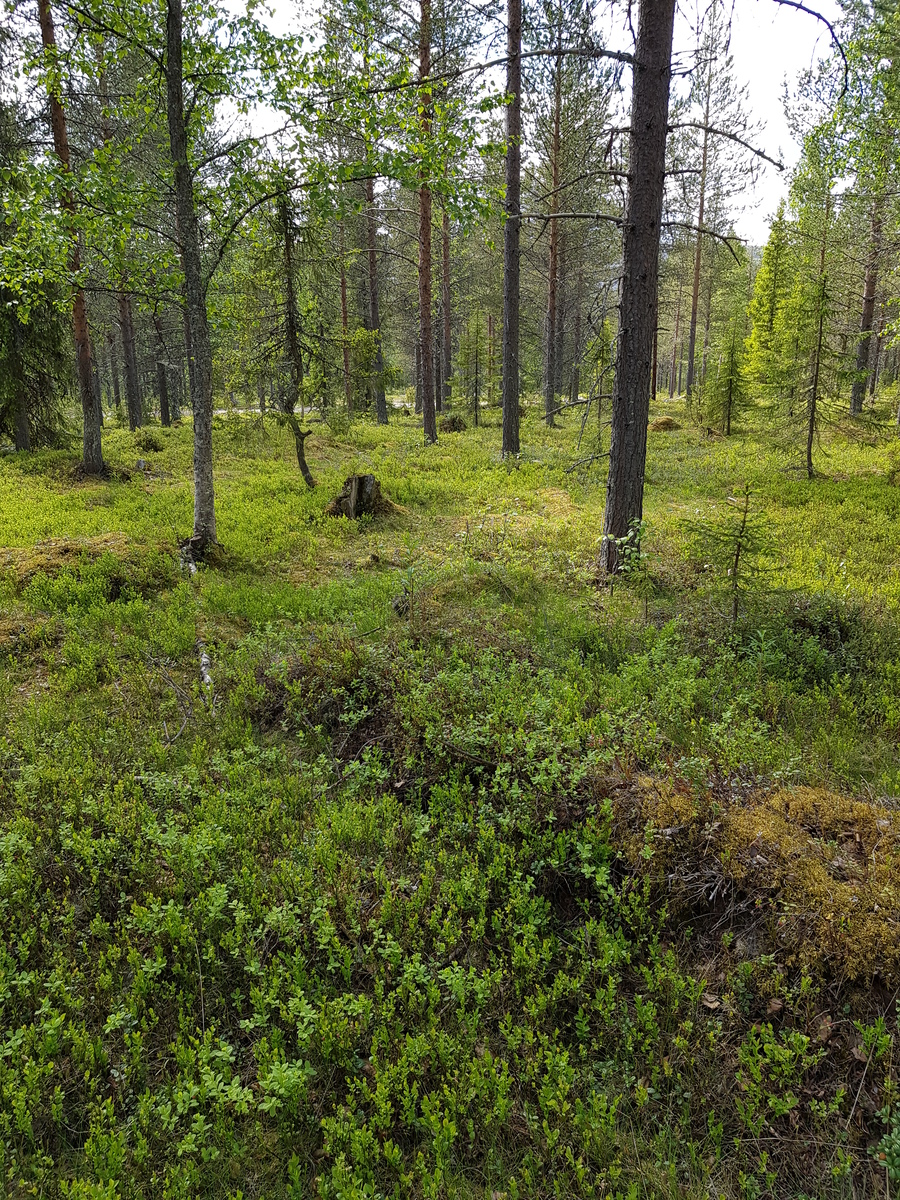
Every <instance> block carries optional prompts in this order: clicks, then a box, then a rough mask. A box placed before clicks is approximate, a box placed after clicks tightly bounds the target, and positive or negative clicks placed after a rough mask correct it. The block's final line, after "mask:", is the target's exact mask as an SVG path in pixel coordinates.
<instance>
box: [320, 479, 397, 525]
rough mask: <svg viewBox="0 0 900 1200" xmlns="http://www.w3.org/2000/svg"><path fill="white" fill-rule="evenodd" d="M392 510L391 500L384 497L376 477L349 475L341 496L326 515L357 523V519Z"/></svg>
mask: <svg viewBox="0 0 900 1200" xmlns="http://www.w3.org/2000/svg"><path fill="white" fill-rule="evenodd" d="M392 508H393V505H392V504H391V502H390V500H386V499H385V498H384V496H382V494H381V484H380V483H379V482H378V480H377V479H376V478H375V476H374V475H348V476H347V478H346V479H345V480H344V486H343V488H341V491H340V494H339V495H337V496H335V498H334V499H333V500H332V501H331V503H330V504H329V505H328V507H327V508H326V509H325V514H326V516H329V517H348V518H349V519H350V520H351V521H355V520H356V518H357V517H363V516H367V515H371V516H377V515H378V514H379V513H385V512H390V511H391V509H392Z"/></svg>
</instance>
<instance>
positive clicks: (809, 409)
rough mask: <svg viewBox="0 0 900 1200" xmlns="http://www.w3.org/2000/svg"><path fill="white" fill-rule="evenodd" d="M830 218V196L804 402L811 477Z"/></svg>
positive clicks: (821, 250)
mask: <svg viewBox="0 0 900 1200" xmlns="http://www.w3.org/2000/svg"><path fill="white" fill-rule="evenodd" d="M830 217H831V194H830V193H829V195H828V198H827V199H826V201H825V219H824V221H823V224H822V245H821V247H820V249H819V281H820V282H819V328H818V331H817V334H816V352H815V357H814V358H813V364H812V379H811V380H810V387H809V398H808V400H807V402H806V476H807V478H808V479H812V477H813V458H812V453H813V440H814V438H815V434H816V422H817V418H818V404H819V377H820V374H821V370H822V342H823V339H824V333H825V288H826V276H825V252H826V250H827V248H828V221H829V219H830Z"/></svg>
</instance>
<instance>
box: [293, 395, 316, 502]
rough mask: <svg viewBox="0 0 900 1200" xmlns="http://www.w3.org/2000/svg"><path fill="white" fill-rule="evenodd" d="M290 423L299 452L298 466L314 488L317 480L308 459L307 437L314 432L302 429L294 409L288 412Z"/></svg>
mask: <svg viewBox="0 0 900 1200" xmlns="http://www.w3.org/2000/svg"><path fill="white" fill-rule="evenodd" d="M287 419H288V424H289V425H290V427H291V431H292V433H293V435H294V449H295V450H296V452H297V466H298V467H299V468H300V474H301V475H302V476H303V480H304V482H305V483H306V486H307V487H308V488H314V487H315V486H316V481H315V479H313V476H312V471H310V469H309V464H308V463H307V461H306V439H307V438H308V437H309V435H310V434H311V433H312V430H311V429H301V428H300V422H299V421H298V420H297V418H296V416H295V415H294V413H293V411H291V412H289V413H288V414H287Z"/></svg>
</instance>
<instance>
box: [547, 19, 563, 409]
mask: <svg viewBox="0 0 900 1200" xmlns="http://www.w3.org/2000/svg"><path fill="white" fill-rule="evenodd" d="M560 38H561V32H560V31H557V43H556V44H557V47H558V46H559V44H560ZM561 118H562V57H561V55H559V54H557V56H556V68H555V70H554V73H553V131H552V134H551V139H550V179H551V184H550V186H551V189H552V190H551V195H550V256H549V257H550V261H549V263H548V272H547V343H546V346H547V349H546V353H545V355H544V414H545V420H546V422H547V424H548V425H553V424H554V420H553V411H554V409H555V408H556V380H557V375H558V371H557V361H556V358H557V336H556V321H557V316H556V285H557V270H558V261H559V221H558V220H557V216H556V214H557V212H558V211H559V140H560V121H561Z"/></svg>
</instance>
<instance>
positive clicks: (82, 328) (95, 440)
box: [38, 0, 104, 475]
mask: <svg viewBox="0 0 900 1200" xmlns="http://www.w3.org/2000/svg"><path fill="white" fill-rule="evenodd" d="M38 20H39V22H40V26H41V42H42V44H43V47H44V50H45V53H46V57H47V59H48V60H49V62H50V63H51V64H52V65H53V66H56V62H57V58H58V48H57V44H56V30H55V29H54V26H53V14H52V13H51V11H50V0H38ZM49 99H50V125H51V128H52V131H53V149H54V150H55V151H56V156H57V158H58V159H59V161H60V164H61V166H62V172H63V177H64V178H68V176H69V175H70V173H71V169H72V164H71V158H70V155H69V134H68V129H67V127H66V114H65V109H64V108H63V106H62V103H61V101H60V98H59V94H58V93H57V92H55V91H54V90H53V88H52V87H51V88H50V89H49ZM60 204H61V206H62V208H63V210H64V211H65V212H66V213H67V214H68V215H69V216H74V213H75V198H74V196H73V194H72V189H71V188H70V187H69V186H68V184H65V185H64V186H63V189H62V194H61V196H60ZM69 270H70V272H71V275H72V279H73V281H75V287H74V291H73V295H72V333H73V337H74V340H75V369H76V374H77V377H78V394H79V397H80V399H81V413H82V419H83V423H84V435H83V441H82V468H83V470H84V472H85V474H87V475H99V474H101V472H102V471H103V469H104V463H103V445H102V440H101V427H102V424H103V421H102V414H101V411H100V405H99V403H98V401H97V397H96V395H95V393H94V381H93V376H92V370H91V362H92V356H91V335H90V330H89V329H88V320H87V305H86V304H85V299H84V289H83V288H82V287H81V286H80V284H78V283H77V280H78V276H79V275H80V274H81V246H80V244H79V241H78V235H77V234H73V235H72V240H71V245H70V249H69Z"/></svg>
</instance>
